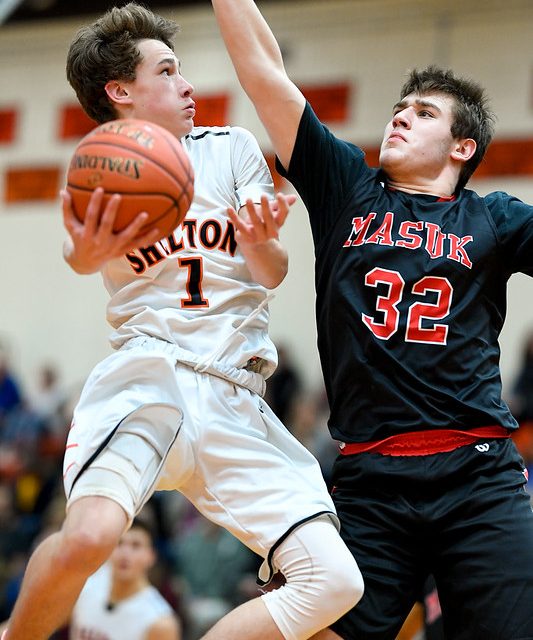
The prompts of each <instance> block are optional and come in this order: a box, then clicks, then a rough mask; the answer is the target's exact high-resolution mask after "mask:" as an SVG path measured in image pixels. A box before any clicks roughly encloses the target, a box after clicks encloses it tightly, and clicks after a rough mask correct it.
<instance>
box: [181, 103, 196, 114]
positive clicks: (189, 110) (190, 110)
mask: <svg viewBox="0 0 533 640" xmlns="http://www.w3.org/2000/svg"><path fill="white" fill-rule="evenodd" d="M195 107H196V104H195V103H194V102H190V103H189V104H188V105H187V106H186V107H184V108H183V110H184V111H185V112H186V113H187V114H188V115H189V116H190V117H191V118H194V116H195V115H196V109H195Z"/></svg>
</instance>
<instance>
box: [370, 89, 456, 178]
mask: <svg viewBox="0 0 533 640" xmlns="http://www.w3.org/2000/svg"><path fill="white" fill-rule="evenodd" d="M452 108H453V99H452V98H451V97H450V96H447V95H444V94H441V93H436V94H427V95H423V96H420V95H417V94H410V95H408V96H406V97H405V98H404V99H403V100H402V101H401V102H399V103H398V104H396V105H395V106H394V109H393V115H392V118H391V120H390V122H389V123H388V124H387V126H386V127H385V135H384V136H383V142H382V144H381V151H380V156H379V161H380V165H381V167H382V168H383V169H384V171H385V173H386V174H387V176H388V177H389V179H392V180H393V181H409V182H419V181H420V180H422V181H424V182H426V183H430V182H431V181H434V180H436V179H438V178H439V176H440V175H441V174H442V172H443V170H444V169H445V168H446V167H447V166H448V165H449V163H450V162H451V157H450V154H451V152H452V151H453V149H454V148H455V143H456V141H455V140H454V139H453V138H452V134H451V126H452Z"/></svg>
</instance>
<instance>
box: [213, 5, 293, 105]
mask: <svg viewBox="0 0 533 640" xmlns="http://www.w3.org/2000/svg"><path fill="white" fill-rule="evenodd" d="M212 3H213V8H214V11H215V16H216V18H217V21H218V24H219V27H220V32H221V34H222V38H223V39H224V42H225V44H226V48H227V50H228V53H229V55H230V57H231V60H232V62H233V65H234V67H235V71H236V72H237V75H238V77H239V81H240V83H241V85H242V87H243V89H244V90H245V91H246V92H247V93H248V94H249V95H250V97H251V98H252V100H253V96H254V94H255V93H257V92H264V91H265V89H266V90H268V89H267V87H265V83H266V84H267V86H268V83H269V81H270V79H272V81H274V78H273V76H274V75H276V74H277V73H282V74H285V70H284V66H283V59H282V56H281V51H280V48H279V45H278V43H277V42H276V39H275V37H274V35H273V34H272V32H271V30H270V27H269V26H268V24H267V23H266V21H265V19H264V18H263V16H262V15H261V13H260V12H259V9H258V8H257V6H256V4H255V2H253V0H212Z"/></svg>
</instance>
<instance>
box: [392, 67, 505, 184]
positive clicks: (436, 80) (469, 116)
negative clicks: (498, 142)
mask: <svg viewBox="0 0 533 640" xmlns="http://www.w3.org/2000/svg"><path fill="white" fill-rule="evenodd" d="M411 93H415V94H418V95H420V96H423V95H427V94H428V93H443V94H445V95H447V96H451V97H452V98H453V99H454V103H455V106H454V108H453V111H452V119H453V121H452V126H451V134H452V136H453V137H454V138H455V139H460V138H472V139H473V140H475V141H476V145H477V148H476V151H475V153H474V155H473V156H472V158H470V160H467V162H465V164H464V165H463V168H462V170H461V173H460V174H459V180H458V182H457V186H456V191H459V190H460V189H462V188H463V187H464V186H465V185H466V183H467V182H468V180H469V179H470V176H471V175H472V174H473V173H474V171H475V170H476V169H477V167H478V165H479V163H480V162H481V160H482V159H483V156H484V155H485V152H486V150H487V147H488V146H489V144H490V141H491V140H492V136H493V135H494V120H495V116H494V114H493V113H492V111H491V110H490V109H489V107H488V100H487V97H486V95H485V90H484V89H483V88H482V87H481V85H479V84H478V83H477V82H474V81H472V80H468V79H466V78H459V77H457V76H455V75H454V73H453V71H451V70H450V69H440V68H439V67H436V66H429V67H427V68H425V69H422V70H421V71H419V70H417V69H414V70H413V71H411V73H410V74H409V78H408V79H407V81H406V82H405V84H404V85H403V87H402V89H401V92H400V99H402V100H403V98H405V96H407V95H409V94H411Z"/></svg>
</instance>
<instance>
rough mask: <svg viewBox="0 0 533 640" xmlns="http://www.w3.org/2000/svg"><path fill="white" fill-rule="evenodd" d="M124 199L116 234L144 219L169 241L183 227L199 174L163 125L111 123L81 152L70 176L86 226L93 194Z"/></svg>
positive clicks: (77, 152)
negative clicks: (99, 192)
mask: <svg viewBox="0 0 533 640" xmlns="http://www.w3.org/2000/svg"><path fill="white" fill-rule="evenodd" d="M97 187H102V188H103V189H104V202H103V207H105V205H106V204H107V202H108V200H109V198H110V197H111V196H112V195H113V194H115V193H118V194H120V195H121V196H122V200H121V202H120V206H119V208H118V212H117V216H116V219H115V224H114V227H113V230H114V231H115V232H119V231H122V229H124V228H125V227H126V226H127V225H128V224H129V223H130V222H131V221H132V220H133V219H134V218H135V217H136V216H137V215H138V214H139V213H141V212H142V211H146V212H147V213H148V215H149V219H148V220H147V222H146V224H145V225H144V226H143V228H142V230H141V232H142V233H145V232H147V231H149V230H150V229H151V228H153V227H157V228H159V229H160V230H161V237H164V236H167V235H169V234H170V233H172V231H173V230H174V229H175V228H176V227H177V226H178V225H179V224H181V222H182V221H183V218H184V217H185V214H186V213H187V211H188V210H189V207H190V205H191V202H192V199H193V195H194V171H193V168H192V166H191V163H190V160H189V156H188V155H187V152H186V151H185V149H184V148H183V147H182V145H181V143H180V141H179V140H178V139H177V138H176V137H175V136H174V135H173V134H172V133H170V131H167V130H166V129H164V128H163V127H160V126H159V125H156V124H153V123H151V122H147V121H144V120H136V119H133V118H129V119H121V120H112V121H110V122H106V123H104V124H101V125H100V126H98V127H96V128H95V129H93V130H92V131H91V132H90V133H88V134H87V135H86V136H85V137H84V138H83V139H82V140H81V141H80V142H79V144H78V146H77V147H76V149H75V151H74V154H73V156H72V159H71V161H70V165H69V168H68V172H67V190H68V192H69V193H70V195H71V197H72V206H73V209H74V213H75V215H76V217H77V218H78V219H79V220H80V221H81V222H83V220H84V217H85V211H86V209H87V205H88V203H89V199H90V197H91V194H92V192H93V190H94V189H96V188H97Z"/></svg>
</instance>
